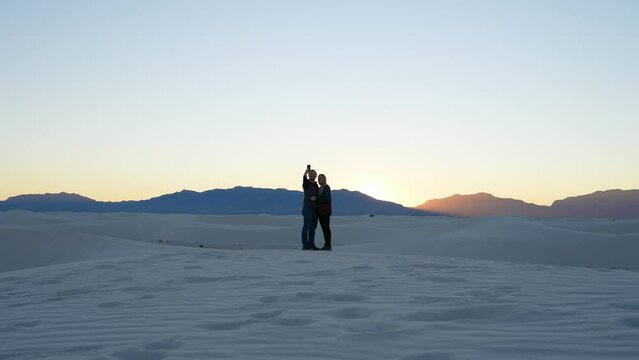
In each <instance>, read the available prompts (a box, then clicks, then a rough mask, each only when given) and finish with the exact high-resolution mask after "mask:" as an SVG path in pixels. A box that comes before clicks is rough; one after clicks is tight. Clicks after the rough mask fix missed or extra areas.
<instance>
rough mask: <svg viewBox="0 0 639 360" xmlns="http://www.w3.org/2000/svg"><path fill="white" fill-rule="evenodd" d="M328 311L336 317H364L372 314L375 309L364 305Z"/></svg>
mask: <svg viewBox="0 0 639 360" xmlns="http://www.w3.org/2000/svg"><path fill="white" fill-rule="evenodd" d="M329 313H330V314H331V315H332V316H333V317H335V318H337V319H366V318H369V317H370V316H371V315H373V314H374V313H375V311H374V310H372V309H369V308H365V307H359V306H352V307H346V308H342V309H337V310H333V311H330V312H329Z"/></svg>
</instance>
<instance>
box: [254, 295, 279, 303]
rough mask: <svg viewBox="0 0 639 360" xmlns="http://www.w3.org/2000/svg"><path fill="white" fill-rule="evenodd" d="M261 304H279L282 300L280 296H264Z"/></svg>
mask: <svg viewBox="0 0 639 360" xmlns="http://www.w3.org/2000/svg"><path fill="white" fill-rule="evenodd" d="M259 300H260V302H263V303H266V304H271V303H274V302H278V301H279V300H280V296H278V295H269V296H264V297H261V298H260V299H259Z"/></svg>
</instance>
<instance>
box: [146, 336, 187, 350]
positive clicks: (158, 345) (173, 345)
mask: <svg viewBox="0 0 639 360" xmlns="http://www.w3.org/2000/svg"><path fill="white" fill-rule="evenodd" d="M181 346H182V342H180V341H179V339H178V338H171V339H166V340H159V341H152V342H150V343H147V344H145V345H143V346H142V347H143V348H145V349H147V350H175V349H179V348H180V347H181Z"/></svg>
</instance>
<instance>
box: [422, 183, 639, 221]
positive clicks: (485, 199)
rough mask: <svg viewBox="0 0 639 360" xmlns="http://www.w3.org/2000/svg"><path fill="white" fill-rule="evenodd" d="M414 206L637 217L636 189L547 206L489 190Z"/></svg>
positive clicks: (468, 212) (460, 212)
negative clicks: (507, 196) (488, 191)
mask: <svg viewBox="0 0 639 360" xmlns="http://www.w3.org/2000/svg"><path fill="white" fill-rule="evenodd" d="M417 209H421V210H426V211H431V212H435V213H439V214H442V215H451V216H502V215H505V216H526V217H590V218H639V190H619V189H615V190H606V191H597V192H594V193H592V194H587V195H581V196H574V197H569V198H566V199H563V200H557V201H555V202H553V204H552V205H550V206H545V205H536V204H531V203H526V202H523V201H521V200H516V199H506V198H498V197H495V196H493V195H491V194H488V193H477V194H472V195H459V194H456V195H453V196H450V197H447V198H444V199H434V200H429V201H426V202H425V203H423V204H422V205H419V206H417Z"/></svg>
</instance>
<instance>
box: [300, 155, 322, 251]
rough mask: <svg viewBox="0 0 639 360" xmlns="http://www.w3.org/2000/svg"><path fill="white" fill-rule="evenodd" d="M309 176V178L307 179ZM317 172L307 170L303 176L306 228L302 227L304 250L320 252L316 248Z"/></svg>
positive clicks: (303, 212)
mask: <svg viewBox="0 0 639 360" xmlns="http://www.w3.org/2000/svg"><path fill="white" fill-rule="evenodd" d="M307 176H308V178H307ZM316 177H317V172H315V170H311V168H310V166H309V167H307V168H306V171H305V172H304V175H303V176H302V179H303V180H302V188H303V189H304V206H303V207H302V215H303V216H304V226H303V227H302V250H319V249H318V248H317V247H316V246H315V229H317V196H318V195H319V187H318V186H317V183H316V182H315V178H316Z"/></svg>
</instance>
